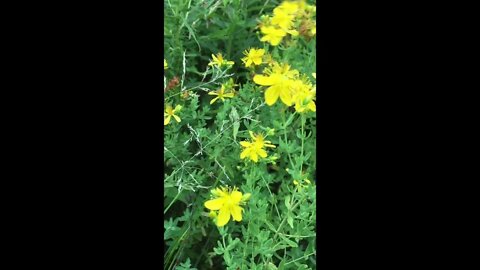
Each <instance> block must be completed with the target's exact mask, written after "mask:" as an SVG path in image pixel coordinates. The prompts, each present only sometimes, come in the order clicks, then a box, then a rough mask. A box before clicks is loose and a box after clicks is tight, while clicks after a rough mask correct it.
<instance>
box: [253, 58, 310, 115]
mask: <svg viewBox="0 0 480 270" xmlns="http://www.w3.org/2000/svg"><path fill="white" fill-rule="evenodd" d="M253 81H254V82H255V83H256V84H259V85H262V86H268V88H267V89H266V90H265V103H267V105H269V106H272V105H273V104H275V103H276V102H277V100H278V99H279V98H280V100H281V101H282V102H283V103H284V104H285V105H287V106H292V105H294V104H295V110H296V111H297V112H299V113H303V112H306V111H313V112H315V111H316V106H315V102H314V99H315V86H314V85H312V84H311V83H310V82H309V81H308V78H306V76H300V73H299V72H298V70H296V69H291V67H290V65H289V64H286V63H283V64H279V63H277V62H273V63H272V64H271V65H270V66H269V67H267V68H265V69H264V70H263V74H257V75H255V76H254V77H253Z"/></svg>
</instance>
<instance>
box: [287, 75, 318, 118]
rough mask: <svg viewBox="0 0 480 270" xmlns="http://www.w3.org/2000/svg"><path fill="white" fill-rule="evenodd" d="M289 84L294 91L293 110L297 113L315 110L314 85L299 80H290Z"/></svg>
mask: <svg viewBox="0 0 480 270" xmlns="http://www.w3.org/2000/svg"><path fill="white" fill-rule="evenodd" d="M291 85H292V91H293V92H294V93H295V97H294V99H295V111H297V112H298V113H303V112H307V111H312V112H315V111H316V106H315V102H314V99H315V87H313V86H311V85H308V84H305V83H304V82H303V81H301V80H295V81H292V84H291Z"/></svg>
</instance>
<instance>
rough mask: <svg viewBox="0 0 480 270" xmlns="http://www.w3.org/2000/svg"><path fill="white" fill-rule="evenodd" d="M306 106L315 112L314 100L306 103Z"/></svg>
mask: <svg viewBox="0 0 480 270" xmlns="http://www.w3.org/2000/svg"><path fill="white" fill-rule="evenodd" d="M307 108H308V109H310V111H312V112H315V111H316V110H317V106H316V105H315V102H313V101H311V102H310V103H308V105H307Z"/></svg>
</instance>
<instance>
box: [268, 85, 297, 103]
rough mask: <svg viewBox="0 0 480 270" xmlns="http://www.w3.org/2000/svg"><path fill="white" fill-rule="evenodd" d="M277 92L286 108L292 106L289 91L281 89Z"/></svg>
mask: <svg viewBox="0 0 480 270" xmlns="http://www.w3.org/2000/svg"><path fill="white" fill-rule="evenodd" d="M279 92H280V93H279V94H280V99H281V100H282V102H283V103H284V104H285V105H287V106H292V95H291V94H290V91H288V88H283V87H282V88H281V90H280V91H279ZM267 104H268V103H267Z"/></svg>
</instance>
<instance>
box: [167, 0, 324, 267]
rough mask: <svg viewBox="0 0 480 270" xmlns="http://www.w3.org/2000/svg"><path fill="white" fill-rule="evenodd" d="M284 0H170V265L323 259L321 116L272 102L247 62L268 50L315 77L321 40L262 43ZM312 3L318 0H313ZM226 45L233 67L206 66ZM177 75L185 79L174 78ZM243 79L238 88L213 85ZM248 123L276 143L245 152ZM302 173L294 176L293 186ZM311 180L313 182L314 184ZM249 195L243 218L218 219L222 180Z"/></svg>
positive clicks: (291, 263)
mask: <svg viewBox="0 0 480 270" xmlns="http://www.w3.org/2000/svg"><path fill="white" fill-rule="evenodd" d="M279 3H280V2H279V1H259V0H245V1H243V0H220V1H219V0H202V1H200V0H165V1H164V15H165V24H164V25H165V26H164V30H165V36H164V46H165V59H166V60H167V62H168V69H167V70H166V71H165V87H167V85H169V84H171V85H173V87H171V88H169V87H168V88H169V89H167V91H166V92H165V103H166V104H169V105H172V107H173V108H174V107H175V106H176V105H181V106H182V108H181V109H180V110H179V111H178V112H177V111H176V112H175V115H177V116H178V117H180V118H181V122H177V121H176V120H175V119H173V118H172V119H171V121H170V123H169V124H168V125H166V126H165V128H164V134H165V135H164V154H165V156H164V168H165V175H164V188H165V192H164V205H165V208H164V214H165V220H164V242H165V254H164V258H165V260H164V263H165V265H164V269H168V270H170V269H179V270H185V269H235V270H236V269H241V270H246V269H262V270H263V269H313V268H315V267H316V259H315V258H316V248H315V240H316V233H315V227H316V218H315V215H316V193H315V181H314V180H315V167H316V155H315V153H316V145H315V143H316V142H315V138H316V129H315V127H316V115H315V113H314V112H308V113H298V112H296V111H295V109H294V107H287V106H285V105H284V104H283V103H281V102H280V101H277V103H275V104H274V105H273V106H268V105H266V104H265V98H264V92H265V88H266V87H264V86H260V85H258V84H255V83H254V82H253V80H252V76H253V74H254V72H255V73H256V74H260V71H261V69H256V70H255V71H254V70H252V69H248V68H246V67H245V66H244V65H243V63H242V61H241V58H242V57H244V55H243V52H244V51H245V50H247V49H249V48H252V47H255V48H264V49H265V51H267V52H269V53H270V54H271V56H272V57H273V58H274V59H275V60H277V61H278V62H284V63H288V64H289V65H290V66H291V67H292V68H293V69H296V70H298V71H299V72H300V73H301V74H306V75H307V76H308V77H309V79H310V80H312V78H311V74H312V73H313V72H316V70H315V64H314V63H315V58H316V55H315V46H316V41H315V39H305V38H302V37H296V38H292V39H290V40H286V41H285V42H284V43H282V44H281V45H279V46H271V45H269V44H266V43H262V42H260V34H259V33H258V29H256V27H257V25H258V24H259V22H260V16H261V15H264V14H271V13H272V10H273V9H274V8H275V7H276V6H278V5H279ZM309 3H310V4H312V3H311V2H310V1H309ZM217 53H222V54H223V56H224V58H226V59H228V60H231V61H234V62H235V64H234V65H233V67H231V68H220V69H219V68H216V67H212V66H208V63H209V62H210V61H211V55H212V54H217ZM174 77H177V78H178V83H177V84H173V83H171V81H172V79H173V78H174ZM230 79H232V82H231V83H230V84H232V83H234V84H237V86H234V87H233V89H234V90H235V96H234V97H233V98H225V100H223V101H222V100H220V99H219V100H217V101H216V102H215V103H213V104H210V101H211V100H212V98H213V97H214V96H212V95H208V94H207V92H210V91H214V90H218V89H219V88H220V87H221V85H222V84H224V85H225V84H228V82H229V80H230ZM249 131H252V132H254V133H256V134H259V133H262V134H264V135H266V134H268V136H267V140H269V141H271V144H273V145H275V146H276V147H275V148H267V149H266V150H267V153H268V156H267V157H266V158H260V159H259V161H258V162H253V161H251V160H249V159H248V158H245V159H241V158H240V154H241V152H242V151H243V147H242V146H241V145H240V142H241V141H248V140H250V139H251V138H250V134H249ZM294 180H296V184H294ZM309 182H310V183H309ZM227 185H228V186H232V187H233V186H236V187H238V188H239V190H240V191H241V192H242V193H243V194H245V193H251V197H250V199H249V201H248V202H247V203H246V205H245V206H243V209H244V212H243V214H242V221H241V222H236V221H233V220H230V221H229V223H228V224H227V225H225V226H224V227H217V226H216V225H215V223H214V222H213V221H212V219H211V218H210V217H209V216H208V209H206V208H205V206H204V203H205V202H206V201H207V200H210V199H211V193H210V191H211V190H212V189H214V188H216V187H219V186H227Z"/></svg>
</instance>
